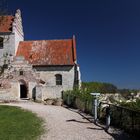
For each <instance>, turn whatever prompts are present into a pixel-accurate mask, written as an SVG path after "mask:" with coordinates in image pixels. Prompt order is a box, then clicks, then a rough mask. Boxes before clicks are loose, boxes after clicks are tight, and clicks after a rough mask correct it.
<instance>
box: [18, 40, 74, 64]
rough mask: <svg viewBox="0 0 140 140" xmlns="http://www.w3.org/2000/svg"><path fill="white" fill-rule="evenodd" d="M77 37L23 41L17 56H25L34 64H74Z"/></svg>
mask: <svg viewBox="0 0 140 140" xmlns="http://www.w3.org/2000/svg"><path fill="white" fill-rule="evenodd" d="M75 47H76V43H75V38H73V39H66V40H42V41H22V42H20V43H19V47H18V50H17V54H16V56H24V57H25V59H26V60H28V61H29V63H31V64H33V65H45V66H46V65H74V62H75V60H76V48H75Z"/></svg>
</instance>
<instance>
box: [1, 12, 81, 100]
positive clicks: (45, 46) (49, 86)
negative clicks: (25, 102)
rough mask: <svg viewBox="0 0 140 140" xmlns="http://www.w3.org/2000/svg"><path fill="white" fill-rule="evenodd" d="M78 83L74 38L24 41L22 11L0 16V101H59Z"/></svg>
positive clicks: (78, 71) (78, 84)
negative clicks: (57, 99)
mask: <svg viewBox="0 0 140 140" xmlns="http://www.w3.org/2000/svg"><path fill="white" fill-rule="evenodd" d="M80 83H81V79H80V69H79V66H78V64H77V57H76V40H75V36H73V37H72V38H71V39H63V40H35V41H33V40H31V41H25V40H24V32H23V27H22V18H21V11H20V10H17V11H16V13H15V15H14V16H13V15H4V16H0V100H21V99H33V98H36V99H37V100H42V101H43V100H44V99H47V98H61V96H62V92H63V91H66V90H72V89H73V88H74V87H79V86H80Z"/></svg>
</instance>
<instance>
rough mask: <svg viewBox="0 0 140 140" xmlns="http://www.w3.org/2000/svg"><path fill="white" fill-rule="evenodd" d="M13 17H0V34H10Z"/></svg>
mask: <svg viewBox="0 0 140 140" xmlns="http://www.w3.org/2000/svg"><path fill="white" fill-rule="evenodd" d="M13 20H14V16H10V15H8V16H0V32H2V33H5V32H12V23H13Z"/></svg>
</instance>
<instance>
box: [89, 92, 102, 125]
mask: <svg viewBox="0 0 140 140" xmlns="http://www.w3.org/2000/svg"><path fill="white" fill-rule="evenodd" d="M90 94H91V95H92V96H94V97H95V99H94V107H93V108H94V123H95V124H96V123H97V109H98V102H97V97H98V96H100V93H90Z"/></svg>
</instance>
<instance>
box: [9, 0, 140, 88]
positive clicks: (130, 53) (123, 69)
mask: <svg viewBox="0 0 140 140" xmlns="http://www.w3.org/2000/svg"><path fill="white" fill-rule="evenodd" d="M7 3H8V10H9V11H10V13H14V12H15V10H16V9H18V8H19V9H21V12H22V18H23V26H24V34H25V39H26V40H42V39H67V38H72V35H73V34H75V36H76V41H77V56H78V63H79V65H80V68H81V73H82V81H100V82H109V83H113V84H115V85H116V86H118V87H119V88H139V89H140V61H139V60H140V8H139V5H140V1H139V0H70V1H66V0H59V1H58V0H7Z"/></svg>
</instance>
